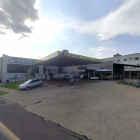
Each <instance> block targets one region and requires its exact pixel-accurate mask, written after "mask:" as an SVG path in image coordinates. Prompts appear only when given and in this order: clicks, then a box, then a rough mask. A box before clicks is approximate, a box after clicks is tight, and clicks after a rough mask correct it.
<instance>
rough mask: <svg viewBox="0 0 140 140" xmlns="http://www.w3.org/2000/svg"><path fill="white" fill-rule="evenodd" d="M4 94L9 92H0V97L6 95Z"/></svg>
mask: <svg viewBox="0 0 140 140" xmlns="http://www.w3.org/2000/svg"><path fill="white" fill-rule="evenodd" d="M4 94H8V92H4V91H1V90H0V96H1V95H4Z"/></svg>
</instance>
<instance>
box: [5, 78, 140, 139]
mask: <svg viewBox="0 0 140 140" xmlns="http://www.w3.org/2000/svg"><path fill="white" fill-rule="evenodd" d="M56 84H57V83H56ZM2 98H5V99H8V100H10V101H13V102H16V103H18V104H20V105H22V106H23V107H24V108H25V109H26V110H27V111H29V112H31V113H34V114H36V115H38V116H41V117H43V118H44V119H46V120H51V121H53V122H56V123H59V124H60V125H62V126H63V127H65V128H68V129H70V130H71V131H74V132H76V133H79V134H82V135H85V136H87V137H88V138H89V139H93V140H139V138H140V91H139V88H136V87H132V86H127V85H120V84H117V83H116V81H87V82H81V83H80V84H75V85H73V86H62V87H59V86H56V85H54V84H53V85H52V84H48V83H45V84H44V86H43V87H38V88H34V89H31V90H28V91H18V92H17V91H15V92H14V91H12V92H11V93H10V94H7V95H3V96H2Z"/></svg>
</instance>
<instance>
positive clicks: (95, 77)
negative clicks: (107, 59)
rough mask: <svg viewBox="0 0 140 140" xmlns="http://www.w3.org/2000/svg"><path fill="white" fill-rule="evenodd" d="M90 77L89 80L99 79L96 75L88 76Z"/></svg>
mask: <svg viewBox="0 0 140 140" xmlns="http://www.w3.org/2000/svg"><path fill="white" fill-rule="evenodd" d="M90 79H91V80H99V77H98V76H96V75H93V76H91V77H90Z"/></svg>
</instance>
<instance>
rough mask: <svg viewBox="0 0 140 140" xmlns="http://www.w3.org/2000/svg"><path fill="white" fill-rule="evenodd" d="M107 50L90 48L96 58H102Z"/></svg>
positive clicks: (100, 47)
mask: <svg viewBox="0 0 140 140" xmlns="http://www.w3.org/2000/svg"><path fill="white" fill-rule="evenodd" d="M105 49H106V48H105V47H103V46H98V47H94V48H89V50H90V51H92V52H93V53H95V54H96V56H101V55H102V54H103V51H104V50H105Z"/></svg>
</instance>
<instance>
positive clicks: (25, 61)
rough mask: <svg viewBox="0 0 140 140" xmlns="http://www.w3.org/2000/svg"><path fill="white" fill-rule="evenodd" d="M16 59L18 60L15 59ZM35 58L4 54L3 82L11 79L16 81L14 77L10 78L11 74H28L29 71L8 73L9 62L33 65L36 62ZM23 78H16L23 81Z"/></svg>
mask: <svg viewBox="0 0 140 140" xmlns="http://www.w3.org/2000/svg"><path fill="white" fill-rule="evenodd" d="M15 60H16V61H15ZM34 61H35V60H34V59H27V58H17V57H11V56H7V55H3V57H2V82H3V83H4V82H6V80H9V81H10V82H12V81H15V80H14V79H10V77H9V75H10V74H27V73H7V64H15V65H19V64H20V65H32V64H33V63H34ZM21 80H23V79H16V81H21Z"/></svg>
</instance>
